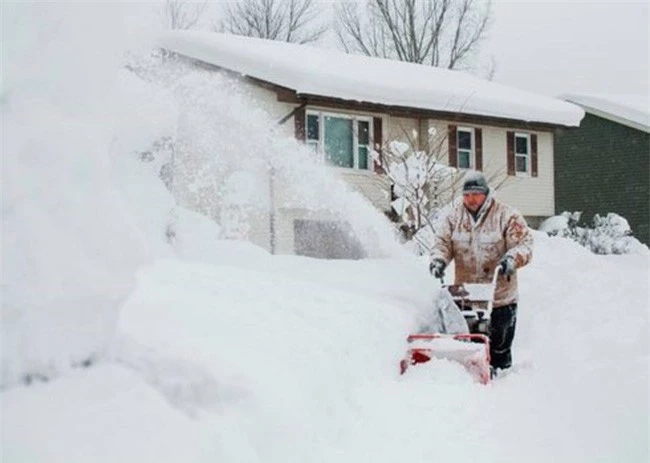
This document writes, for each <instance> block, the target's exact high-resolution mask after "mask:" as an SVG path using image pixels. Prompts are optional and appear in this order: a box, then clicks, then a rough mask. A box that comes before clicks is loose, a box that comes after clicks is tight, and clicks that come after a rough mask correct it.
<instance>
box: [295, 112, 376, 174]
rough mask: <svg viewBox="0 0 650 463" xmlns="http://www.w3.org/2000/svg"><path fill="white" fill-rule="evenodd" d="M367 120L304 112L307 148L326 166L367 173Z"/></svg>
mask: <svg viewBox="0 0 650 463" xmlns="http://www.w3.org/2000/svg"><path fill="white" fill-rule="evenodd" d="M370 127H371V124H370V118H369V117H362V116H353V115H346V114H334V113H326V112H318V111H307V134H306V135H307V136H306V142H307V145H308V146H310V147H312V148H313V149H314V151H316V152H318V153H322V154H323V155H324V156H325V160H326V161H327V163H328V164H330V165H332V166H336V167H348V168H353V169H363V170H367V169H368V168H369V166H370V165H371V162H370V159H369V157H370V139H371V134H370Z"/></svg>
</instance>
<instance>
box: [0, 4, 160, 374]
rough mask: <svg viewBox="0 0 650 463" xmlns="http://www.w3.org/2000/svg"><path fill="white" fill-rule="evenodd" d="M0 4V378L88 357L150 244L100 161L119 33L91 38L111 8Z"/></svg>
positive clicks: (48, 370)
mask: <svg viewBox="0 0 650 463" xmlns="http://www.w3.org/2000/svg"><path fill="white" fill-rule="evenodd" d="M2 9H3V15H2V16H3V18H2V27H3V43H2V53H3V56H6V57H7V58H8V59H6V60H5V61H3V79H4V82H3V88H2V99H1V110H2V124H3V130H2V133H3V135H2V160H3V182H2V201H3V209H2V259H3V277H2V278H3V282H2V283H3V284H2V328H1V333H0V337H1V338H2V379H1V384H0V385H1V386H6V385H8V384H12V383H16V382H18V381H21V380H22V381H30V379H31V377H32V376H46V377H47V376H50V375H52V374H55V373H56V372H57V371H59V370H61V369H63V368H67V367H69V366H70V365H71V364H72V365H75V364H77V365H78V364H87V363H89V362H92V361H93V357H95V356H97V355H99V354H100V353H101V352H102V351H103V350H104V349H105V348H106V345H107V343H108V342H109V341H110V340H111V339H112V337H113V334H114V330H115V323H116V319H117V308H118V307H119V306H120V304H121V303H123V301H124V300H125V298H126V297H127V296H128V295H129V293H130V292H131V290H132V288H133V285H134V283H135V281H134V278H133V274H134V272H135V270H136V269H137V268H138V267H139V266H140V265H142V264H143V263H145V262H147V261H148V260H149V259H150V253H149V247H148V243H147V240H146V238H145V237H144V235H143V234H142V233H141V230H140V229H139V228H138V227H137V226H136V224H135V223H134V221H133V220H132V217H131V216H130V215H129V213H128V211H127V208H126V206H125V203H124V199H123V197H121V195H120V194H119V193H118V192H117V191H116V189H115V188H114V185H113V183H112V180H111V178H110V173H109V172H110V171H109V147H110V143H111V135H112V134H111V132H110V130H107V127H109V126H110V122H111V121H110V119H108V118H107V117H106V114H107V108H108V97H109V96H110V90H111V88H112V84H113V80H114V76H115V72H116V70H117V66H118V63H119V59H120V54H121V51H122V44H120V43H119V41H106V40H97V39H96V38H97V37H103V36H105V35H106V34H111V35H116V36H117V35H118V34H117V33H116V32H115V31H116V30H117V31H119V30H121V27H122V24H121V22H120V19H121V18H120V15H119V14H117V10H116V9H114V8H108V7H106V6H105V5H95V7H94V8H92V9H88V7H87V5H83V4H66V5H58V4H57V5H54V4H38V5H36V4H29V3H21V4H9V5H3V7H2ZM81 12H83V14H84V20H83V21H80V20H79V14H81ZM80 37H84V39H83V40H80ZM93 37H94V38H95V39H93ZM53 346H57V348H56V349H54V348H53Z"/></svg>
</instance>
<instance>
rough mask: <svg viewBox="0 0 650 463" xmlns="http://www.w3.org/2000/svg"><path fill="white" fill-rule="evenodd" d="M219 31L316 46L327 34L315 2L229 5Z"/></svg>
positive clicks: (256, 0)
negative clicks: (313, 43) (309, 43)
mask: <svg viewBox="0 0 650 463" xmlns="http://www.w3.org/2000/svg"><path fill="white" fill-rule="evenodd" d="M224 13H225V19H224V20H223V21H222V22H221V23H220V24H219V25H218V26H217V29H218V30H223V31H226V32H231V33H233V34H237V35H245V36H249V37H259V38H264V39H271V40H279V41H283V42H294V43H308V42H315V41H317V40H318V39H320V37H321V36H322V35H323V34H324V33H325V32H326V31H327V28H326V26H325V25H323V24H322V23H320V24H319V17H320V16H321V14H322V11H321V9H320V8H319V5H318V2H317V1H315V0H243V1H239V2H236V3H232V2H231V3H228V4H226V7H225V12H224Z"/></svg>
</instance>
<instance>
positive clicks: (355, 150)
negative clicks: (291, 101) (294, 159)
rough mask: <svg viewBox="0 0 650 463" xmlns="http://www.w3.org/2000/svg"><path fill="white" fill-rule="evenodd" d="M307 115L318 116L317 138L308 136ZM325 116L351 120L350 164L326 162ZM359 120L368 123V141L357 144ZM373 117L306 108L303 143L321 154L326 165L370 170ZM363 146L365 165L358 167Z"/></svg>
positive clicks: (371, 167) (371, 164) (371, 168)
mask: <svg viewBox="0 0 650 463" xmlns="http://www.w3.org/2000/svg"><path fill="white" fill-rule="evenodd" d="M309 116H317V117H318V140H313V139H310V138H309V124H308V121H309ZM325 117H336V118H340V119H348V120H352V166H351V167H347V166H336V165H331V164H329V163H327V159H326V153H325ZM359 121H363V122H366V123H367V124H368V143H367V144H359ZM373 131H374V126H373V118H372V116H364V115H360V114H348V113H338V112H332V111H321V110H317V109H307V110H306V111H305V143H306V144H307V145H309V146H312V147H314V148H315V152H316V153H318V154H319V155H320V156H321V159H322V160H323V161H325V162H326V163H327V165H328V166H330V167H334V168H338V169H354V170H360V171H372V170H373V161H372V140H373ZM363 146H365V147H366V149H367V164H368V165H367V167H366V168H365V169H364V168H360V167H359V148H360V147H363Z"/></svg>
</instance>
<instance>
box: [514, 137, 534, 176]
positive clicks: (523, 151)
mask: <svg viewBox="0 0 650 463" xmlns="http://www.w3.org/2000/svg"><path fill="white" fill-rule="evenodd" d="M515 172H516V173H517V174H518V175H519V174H521V175H526V174H528V173H529V172H530V135H529V134H526V133H515Z"/></svg>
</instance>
